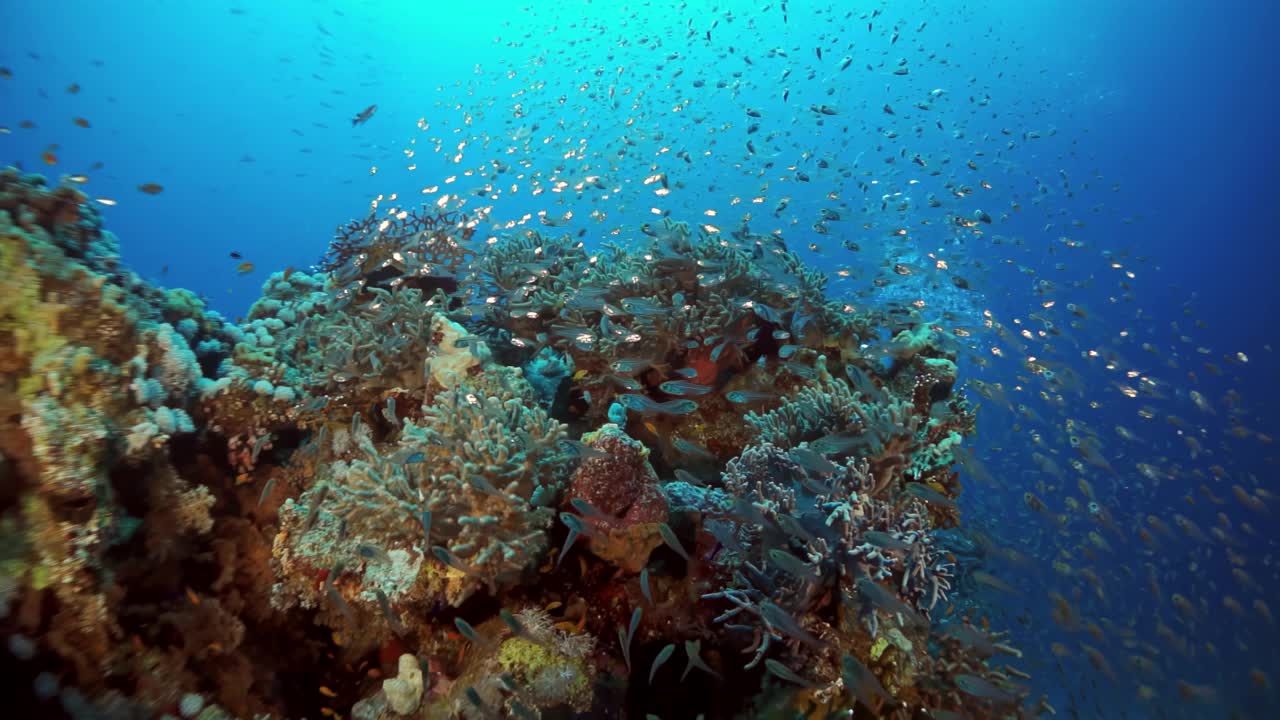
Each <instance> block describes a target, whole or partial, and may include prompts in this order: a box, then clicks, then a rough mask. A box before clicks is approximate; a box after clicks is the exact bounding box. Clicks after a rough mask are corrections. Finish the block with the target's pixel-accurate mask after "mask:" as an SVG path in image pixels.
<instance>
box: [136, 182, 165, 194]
mask: <svg viewBox="0 0 1280 720" xmlns="http://www.w3.org/2000/svg"><path fill="white" fill-rule="evenodd" d="M138 190H139V191H140V192H144V193H146V194H148V195H159V194H160V193H162V192H164V186H163V185H157V184H156V183H144V184H142V185H139V186H138Z"/></svg>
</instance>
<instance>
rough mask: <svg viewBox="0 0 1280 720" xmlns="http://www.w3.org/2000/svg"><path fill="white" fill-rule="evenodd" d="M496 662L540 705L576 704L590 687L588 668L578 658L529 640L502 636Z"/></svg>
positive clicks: (589, 671) (586, 693)
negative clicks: (527, 689) (523, 686)
mask: <svg viewBox="0 0 1280 720" xmlns="http://www.w3.org/2000/svg"><path fill="white" fill-rule="evenodd" d="M498 664H499V665H500V666H501V667H502V669H503V670H506V671H507V672H510V673H511V674H512V675H513V676H514V677H515V678H516V680H517V681H518V682H520V683H521V684H524V685H526V686H527V687H528V688H529V690H530V691H531V692H532V693H533V694H534V696H535V697H536V698H537V700H538V701H539V703H540V704H542V705H544V706H550V705H557V704H560V703H564V704H568V705H576V704H578V703H580V702H581V700H582V698H583V696H588V695H589V693H590V691H591V670H590V668H589V667H588V666H587V664H586V663H585V662H583V660H582V659H581V658H575V657H570V656H568V655H565V654H562V653H559V652H556V650H555V649H553V648H552V647H551V646H549V645H545V644H542V643H537V642H534V641H532V640H528V639H525V638H521V637H513V638H508V639H507V640H505V641H504V642H503V643H502V646H501V647H500V648H499V649H498Z"/></svg>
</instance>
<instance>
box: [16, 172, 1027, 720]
mask: <svg viewBox="0 0 1280 720" xmlns="http://www.w3.org/2000/svg"><path fill="white" fill-rule="evenodd" d="M475 230H476V221H475V220H474V219H473V218H470V217H467V216H464V215H453V214H437V213H435V212H433V211H428V210H422V211H405V212H400V213H398V214H391V215H388V216H387V217H375V216H374V215H370V216H369V217H368V218H366V219H365V220H363V221H357V222H353V223H351V224H349V225H347V226H345V227H343V228H341V229H340V231H339V234H338V237H337V239H336V240H335V242H334V243H333V245H332V247H331V249H330V252H329V254H328V255H327V256H326V257H325V259H324V260H323V262H322V264H321V265H320V266H318V268H317V270H318V271H317V272H316V273H314V274H309V273H305V272H292V271H286V272H283V273H276V274H274V275H272V276H271V277H270V279H269V280H268V281H267V282H266V284H265V286H264V287H263V295H262V297H261V299H260V300H258V302H257V303H256V304H254V305H253V307H252V309H251V310H250V312H249V314H248V316H247V318H246V319H245V321H244V322H242V323H240V324H235V323H232V322H229V321H228V320H226V319H224V318H223V317H222V316H220V315H219V314H218V313H216V312H212V311H209V310H206V308H205V305H204V303H203V302H202V301H201V300H200V299H198V298H196V297H195V296H193V295H192V294H191V293H188V292H186V291H183V290H162V289H159V288H156V287H153V286H151V285H149V284H148V283H146V282H144V281H142V280H140V279H139V278H138V276H136V275H135V274H133V273H132V272H130V271H128V270H127V269H126V268H124V267H122V266H121V265H120V264H119V262H118V260H117V245H116V240H115V238H114V237H113V236H112V235H111V234H110V233H108V232H106V231H104V230H103V229H102V226H101V222H100V218H99V216H98V215H97V214H96V213H95V212H94V211H93V209H92V208H91V207H90V206H89V205H88V204H86V198H85V197H84V196H83V195H82V194H81V193H80V192H79V191H78V190H76V189H74V188H71V187H59V188H51V187H48V186H47V185H46V184H45V181H44V180H43V179H42V178H39V177H36V176H23V175H20V174H18V173H17V172H16V171H14V170H12V169H10V170H6V171H4V172H3V174H2V175H0V263H3V275H2V276H0V277H2V278H3V280H2V282H3V288H0V338H3V341H2V342H0V367H2V368H3V378H4V380H5V382H4V385H3V389H2V390H0V403H2V404H3V406H4V410H5V412H4V418H5V420H4V423H5V424H4V426H3V432H2V433H0V450H2V452H3V458H4V462H3V467H2V472H3V475H4V477H5V482H4V487H5V488H6V490H5V492H6V493H8V494H9V497H7V498H6V504H7V505H8V506H10V507H12V508H14V510H13V511H12V512H9V513H7V514H5V515H4V516H3V518H2V520H0V555H2V557H0V560H2V561H3V563H4V566H5V572H4V574H3V578H4V579H3V583H4V584H3V586H0V595H2V596H3V600H4V606H5V607H6V608H7V609H8V610H7V612H8V614H7V616H6V618H5V620H4V622H5V624H6V627H7V628H9V629H11V630H12V631H13V633H14V635H13V638H15V639H14V640H12V641H11V642H10V645H11V646H13V645H14V643H15V642H16V643H18V644H19V645H21V646H22V648H23V649H24V651H25V654H26V656H27V657H28V658H29V661H28V662H27V664H26V665H25V666H23V667H24V669H23V670H22V671H21V672H25V673H27V675H26V676H22V677H19V678H17V680H21V681H22V682H30V683H33V687H35V688H36V691H37V694H43V695H44V696H46V697H50V698H52V697H54V696H58V695H61V698H60V700H61V702H62V707H64V708H67V709H68V710H67V711H68V713H69V714H71V715H79V716H82V717H159V716H161V715H164V714H167V715H168V716H169V717H179V716H181V717H199V718H203V719H205V720H212V719H213V718H223V717H267V716H271V717H302V716H307V717H321V716H330V717H358V718H378V717H385V718H395V717H414V718H453V717H459V718H491V717H512V718H539V717H544V718H563V717H574V716H575V715H577V716H581V717H588V716H589V717H616V718H624V717H633V718H643V717H646V716H651V717H668V718H672V717H694V716H695V715H697V714H701V715H703V716H704V717H708V718H714V717H732V716H735V715H739V714H742V713H745V712H747V711H748V710H751V711H752V712H754V713H756V716H757V717H780V718H789V717H848V716H849V715H848V712H849V711H854V714H853V716H854V717H871V716H889V717H925V716H929V717H974V716H980V717H1016V716H1021V715H1031V714H1036V713H1038V712H1040V711H1042V710H1044V709H1046V707H1045V705H1044V701H1043V700H1040V699H1037V698H1033V697H1029V690H1027V689H1026V687H1025V686H1023V685H1021V684H1020V683H1019V678H1025V677H1026V675H1024V674H1023V673H1022V672H1021V671H1020V670H1018V669H1017V667H1016V663H1017V661H1018V658H1019V652H1018V650H1017V649H1015V648H1013V647H1009V646H1008V645H1006V644H1004V643H1002V641H1001V640H1002V637H1003V636H1002V633H1001V632H1000V631H999V629H998V628H996V629H992V628H988V627H985V626H984V625H983V624H981V623H979V622H978V614H977V613H974V612H972V609H973V607H972V604H971V601H970V600H967V599H966V598H965V596H964V593H963V592H961V589H962V588H963V584H962V581H966V579H967V576H968V574H969V573H971V572H972V570H973V567H974V562H975V561H974V558H975V557H976V554H975V552H974V548H973V547H972V541H969V540H966V539H965V537H964V536H963V535H961V534H959V533H957V532H955V528H956V527H957V525H958V523H959V515H958V513H957V510H956V500H955V499H956V497H957V495H958V493H959V492H960V487H959V485H958V483H957V475H956V473H955V472H954V470H953V466H954V465H956V464H957V463H958V462H961V461H962V453H963V450H962V448H961V443H962V442H963V439H964V437H965V436H966V435H967V434H970V433H972V432H973V430H974V422H975V417H974V412H973V408H972V406H971V405H970V403H969V401H968V400H967V399H966V398H965V397H964V395H963V393H962V392H961V390H960V389H959V388H957V387H956V386H955V382H956V373H957V368H956V365H955V363H954V360H955V347H956V343H955V339H954V338H953V337H952V336H951V335H950V334H949V333H947V332H946V331H944V330H943V329H942V328H940V327H938V326H935V325H932V324H930V322H929V321H928V319H927V318H926V317H924V316H921V315H916V314H912V313H909V312H904V311H903V310H902V309H901V306H897V305H895V306H894V308H895V309H894V310H893V311H889V310H882V309H879V308H877V307H875V306H873V305H868V306H857V307H855V306H850V305H845V304H841V303H838V302H834V301H832V300H831V299H829V298H828V297H827V296H826V295H825V278H824V276H823V275H822V274H820V273H817V272H813V271H811V270H810V269H808V268H806V267H805V266H804V264H803V263H801V261H800V260H799V259H798V258H797V256H796V255H795V254H793V253H792V252H791V251H789V250H788V249H787V246H786V243H785V242H784V240H783V238H781V237H779V236H777V235H759V234H755V233H752V232H751V230H750V229H748V228H747V227H745V226H743V227H741V228H738V229H736V230H735V231H733V232H726V233H723V234H715V235H708V234H706V233H705V232H703V231H701V230H691V229H690V228H689V227H687V226H686V225H684V224H681V223H677V222H670V221H665V220H664V221H663V222H662V223H661V224H660V225H653V226H645V227H643V228H639V229H637V232H636V236H637V237H638V238H640V239H641V240H643V242H638V243H635V244H633V245H631V246H628V247H622V246H609V245H606V246H604V247H603V248H601V249H599V251H598V252H595V253H591V252H588V251H587V250H586V249H584V248H583V247H582V245H581V244H580V243H577V242H576V241H575V240H574V239H572V238H569V237H550V236H546V237H544V236H540V235H538V234H537V233H535V232H532V231H522V232H520V233H518V234H515V235H512V236H505V237H498V238H492V239H487V240H486V239H483V238H481V237H480V236H479V235H478V234H477V233H476V232H475ZM641 233H643V235H641ZM969 582H971V580H970V581H969ZM33 639H34V640H33ZM23 643H26V644H25V645H23ZM1011 663H1014V664H1015V665H1011ZM54 667H60V668H68V670H64V671H62V672H60V673H54V672H51V671H50V670H49V669H50V668H54ZM925 709H927V710H928V711H929V714H928V715H922V714H921V713H923V712H924V710H925Z"/></svg>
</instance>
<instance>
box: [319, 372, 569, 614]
mask: <svg viewBox="0 0 1280 720" xmlns="http://www.w3.org/2000/svg"><path fill="white" fill-rule="evenodd" d="M357 418H358V416H357ZM354 430H355V431H354V432H353V433H352V437H353V440H354V443H353V444H354V445H355V448H354V449H352V450H350V451H347V452H346V453H344V454H349V455H351V456H352V457H351V458H350V459H346V460H338V461H336V462H334V463H332V464H331V465H329V466H328V468H327V469H326V471H325V473H324V474H323V475H322V476H321V478H320V479H319V488H318V490H317V491H315V492H314V493H313V498H312V500H311V502H321V503H322V507H323V511H324V512H326V513H331V514H333V515H336V516H337V517H339V518H341V519H342V521H343V522H344V524H345V527H347V528H348V530H349V531H350V532H351V533H352V534H354V535H355V536H357V537H362V538H368V539H369V541H370V542H373V543H375V544H382V545H385V546H387V547H392V546H397V545H408V546H410V547H413V548H416V549H417V550H418V551H419V552H420V554H422V555H427V554H428V552H431V551H433V550H434V552H435V555H436V557H437V560H438V561H441V562H444V563H446V564H447V565H450V566H452V567H453V568H454V569H455V570H461V571H462V572H463V573H464V574H466V575H467V577H468V578H469V580H468V584H470V585H472V586H473V587H475V586H479V585H485V586H487V587H489V588H490V590H491V591H496V589H497V588H498V587H502V586H506V585H509V584H511V583H512V582H514V581H515V580H517V579H518V578H519V576H520V574H521V573H523V572H524V571H525V570H526V569H528V568H529V567H530V565H531V564H532V563H534V562H536V561H537V559H538V558H539V557H540V556H541V555H542V553H543V552H544V551H545V550H546V548H547V539H546V529H547V527H548V526H549V525H550V523H551V520H552V518H553V517H554V511H553V509H552V507H551V505H552V504H553V503H554V502H555V501H556V499H557V498H558V496H559V493H560V492H561V489H562V487H563V483H564V481H565V480H566V478H567V462H566V460H567V459H566V457H565V455H564V453H563V452H562V451H561V450H560V449H559V448H558V443H559V441H560V439H561V438H562V437H563V432H564V431H563V427H562V426H561V425H560V423H558V422H556V421H555V420H552V419H550V418H549V417H548V416H547V414H546V412H545V411H544V410H542V409H541V408H539V407H537V406H535V405H530V404H528V403H527V401H526V399H525V398H523V397H518V396H515V395H513V394H510V393H507V394H501V395H486V394H485V393H484V392H483V391H481V390H478V389H473V387H472V386H470V385H467V384H459V385H458V386H457V387H455V388H453V389H449V390H444V391H441V392H439V393H438V394H436V395H435V397H434V400H433V403H432V404H430V405H427V406H424V407H423V408H422V410H421V418H420V419H418V420H417V421H415V420H412V419H406V420H404V421H403V426H402V427H401V429H400V430H399V432H398V433H397V434H396V437H395V441H394V443H393V444H392V445H391V446H390V447H383V448H379V447H377V446H375V445H374V443H373V441H372V439H371V437H370V434H369V432H368V428H367V426H365V425H363V424H361V423H360V422H359V420H358V419H357V420H356V421H355V426H354ZM442 551H443V552H442Z"/></svg>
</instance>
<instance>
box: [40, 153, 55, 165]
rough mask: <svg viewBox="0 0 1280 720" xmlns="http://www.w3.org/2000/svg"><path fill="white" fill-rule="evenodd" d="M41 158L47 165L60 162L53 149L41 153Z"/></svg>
mask: <svg viewBox="0 0 1280 720" xmlns="http://www.w3.org/2000/svg"><path fill="white" fill-rule="evenodd" d="M40 159H41V160H43V161H44V164H45V165H57V164H58V156H57V155H54V154H53V151H52V150H45V151H44V152H42V153H40Z"/></svg>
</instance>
